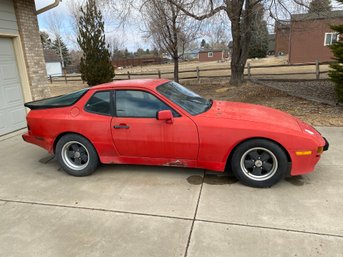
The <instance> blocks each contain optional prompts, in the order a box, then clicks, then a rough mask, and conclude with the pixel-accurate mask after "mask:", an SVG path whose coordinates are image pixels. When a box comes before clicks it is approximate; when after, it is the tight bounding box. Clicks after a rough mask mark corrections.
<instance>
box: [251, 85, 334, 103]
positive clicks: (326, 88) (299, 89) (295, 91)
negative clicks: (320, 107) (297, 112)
mask: <svg viewBox="0 0 343 257" xmlns="http://www.w3.org/2000/svg"><path fill="white" fill-rule="evenodd" d="M256 83H258V84H262V85H266V86H269V87H273V88H276V89H279V90H282V91H285V92H287V93H288V94H289V95H293V96H297V97H302V98H305V99H307V100H312V101H316V102H321V103H327V104H330V105H336V104H337V98H336V93H335V87H334V84H333V83H332V82H331V81H330V80H327V79H325V80H324V79H323V80H298V81H289V80H288V81H287V80H285V81H261V80H257V81H256Z"/></svg>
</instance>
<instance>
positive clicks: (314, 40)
mask: <svg viewBox="0 0 343 257" xmlns="http://www.w3.org/2000/svg"><path fill="white" fill-rule="evenodd" d="M342 23H343V11H333V12H329V13H319V14H317V13H312V14H297V15H292V19H291V28H290V45H289V62H290V63H306V62H315V61H316V60H318V61H320V62H327V61H331V60H332V58H333V54H332V52H331V50H330V48H329V47H328V46H329V45H331V44H333V43H334V42H336V40H337V37H338V35H337V34H336V33H335V32H334V31H333V30H332V29H331V28H330V25H337V24H342Z"/></svg>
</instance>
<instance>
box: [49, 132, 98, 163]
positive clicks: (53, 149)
mask: <svg viewBox="0 0 343 257" xmlns="http://www.w3.org/2000/svg"><path fill="white" fill-rule="evenodd" d="M69 134H74V135H78V136H81V137H84V138H85V139H87V140H88V142H89V143H90V144H91V145H92V146H93V147H94V149H95V152H96V154H97V155H98V157H99V154H98V150H97V149H96V147H95V146H94V144H93V143H92V141H90V140H89V138H87V137H86V136H84V135H82V134H80V133H77V132H72V131H65V132H62V133H61V134H59V135H58V136H57V137H56V138H55V140H54V143H53V145H52V151H53V153H54V154H55V150H56V145H57V142H58V141H59V140H60V139H61V138H62V137H63V136H65V135H69Z"/></svg>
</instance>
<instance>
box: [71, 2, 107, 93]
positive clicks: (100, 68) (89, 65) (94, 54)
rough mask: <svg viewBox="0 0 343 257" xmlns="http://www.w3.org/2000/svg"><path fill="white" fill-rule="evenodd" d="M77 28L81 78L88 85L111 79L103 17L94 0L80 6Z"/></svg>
mask: <svg viewBox="0 0 343 257" xmlns="http://www.w3.org/2000/svg"><path fill="white" fill-rule="evenodd" d="M78 30H79V36H78V38H77V42H78V44H79V45H80V48H81V49H82V51H83V56H82V57H81V63H80V72H81V77H82V79H83V80H85V81H87V83H88V85H89V86H94V85H97V84H101V83H105V82H109V81H112V80H113V77H114V70H113V66H112V63H111V53H110V51H109V50H108V48H109V45H106V41H105V32H104V21H103V17H102V14H101V12H100V10H98V8H97V6H96V1H95V0H87V2H86V5H85V7H81V14H80V19H79V24H78Z"/></svg>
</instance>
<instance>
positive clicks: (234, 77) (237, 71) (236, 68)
mask: <svg viewBox="0 0 343 257" xmlns="http://www.w3.org/2000/svg"><path fill="white" fill-rule="evenodd" d="M243 81H244V65H241V64H240V63H233V62H232V61H231V79H230V84H231V85H233V86H240V85H241V84H242V83H243Z"/></svg>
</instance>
